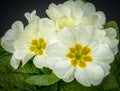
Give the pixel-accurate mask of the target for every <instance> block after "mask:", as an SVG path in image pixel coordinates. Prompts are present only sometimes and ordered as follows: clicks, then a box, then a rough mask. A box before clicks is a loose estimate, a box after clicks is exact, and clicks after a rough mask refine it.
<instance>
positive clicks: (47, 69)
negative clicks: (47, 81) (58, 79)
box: [41, 67, 51, 75]
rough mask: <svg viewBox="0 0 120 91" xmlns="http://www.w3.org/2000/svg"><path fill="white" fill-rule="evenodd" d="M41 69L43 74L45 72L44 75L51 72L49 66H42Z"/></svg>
mask: <svg viewBox="0 0 120 91" xmlns="http://www.w3.org/2000/svg"><path fill="white" fill-rule="evenodd" d="M41 71H42V72H43V73H44V74H46V75H49V74H51V70H50V69H49V68H45V67H43V68H42V69H41Z"/></svg>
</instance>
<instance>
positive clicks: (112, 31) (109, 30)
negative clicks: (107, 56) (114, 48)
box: [104, 28, 117, 38]
mask: <svg viewBox="0 0 120 91" xmlns="http://www.w3.org/2000/svg"><path fill="white" fill-rule="evenodd" d="M104 31H105V32H106V36H107V37H109V38H115V37H116V36H117V32H116V30H115V29H114V28H107V29H104Z"/></svg>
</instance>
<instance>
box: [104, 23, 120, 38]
mask: <svg viewBox="0 0 120 91" xmlns="http://www.w3.org/2000/svg"><path fill="white" fill-rule="evenodd" d="M110 27H112V28H114V29H115V30H116V32H117V39H118V40H120V34H119V27H118V24H117V23H116V22H115V21H109V22H107V23H106V24H105V25H104V28H105V29H106V28H110Z"/></svg>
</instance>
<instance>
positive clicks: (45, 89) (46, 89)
mask: <svg viewBox="0 0 120 91" xmlns="http://www.w3.org/2000/svg"><path fill="white" fill-rule="evenodd" d="M37 89H40V90H38V91H58V84H57V83H55V84H53V85H50V86H42V87H40V88H37Z"/></svg>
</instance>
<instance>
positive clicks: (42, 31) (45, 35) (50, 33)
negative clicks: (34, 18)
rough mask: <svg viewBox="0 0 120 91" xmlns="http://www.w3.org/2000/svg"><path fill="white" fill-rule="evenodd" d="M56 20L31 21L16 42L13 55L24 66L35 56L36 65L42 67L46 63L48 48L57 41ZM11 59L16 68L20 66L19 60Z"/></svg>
mask: <svg viewBox="0 0 120 91" xmlns="http://www.w3.org/2000/svg"><path fill="white" fill-rule="evenodd" d="M55 34H56V32H55V25H54V22H52V21H51V20H49V19H47V18H43V19H40V20H39V22H37V23H30V24H29V25H27V26H26V27H25V30H24V31H23V32H22V33H21V34H20V36H19V38H18V39H17V40H16V41H15V42H14V44H13V45H14V48H15V51H14V54H13V57H14V58H16V59H19V60H21V61H22V66H24V65H25V64H26V63H27V61H28V60H29V59H31V58H32V57H33V56H35V57H34V59H33V63H34V64H35V66H36V67H38V68H42V67H43V66H47V65H46V61H45V59H46V54H45V51H46V48H47V47H49V45H51V43H53V42H54V41H55V39H53V38H54V37H55ZM14 58H12V59H11V65H12V66H13V67H14V68H17V67H18V66H19V62H18V60H15V59H14Z"/></svg>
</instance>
